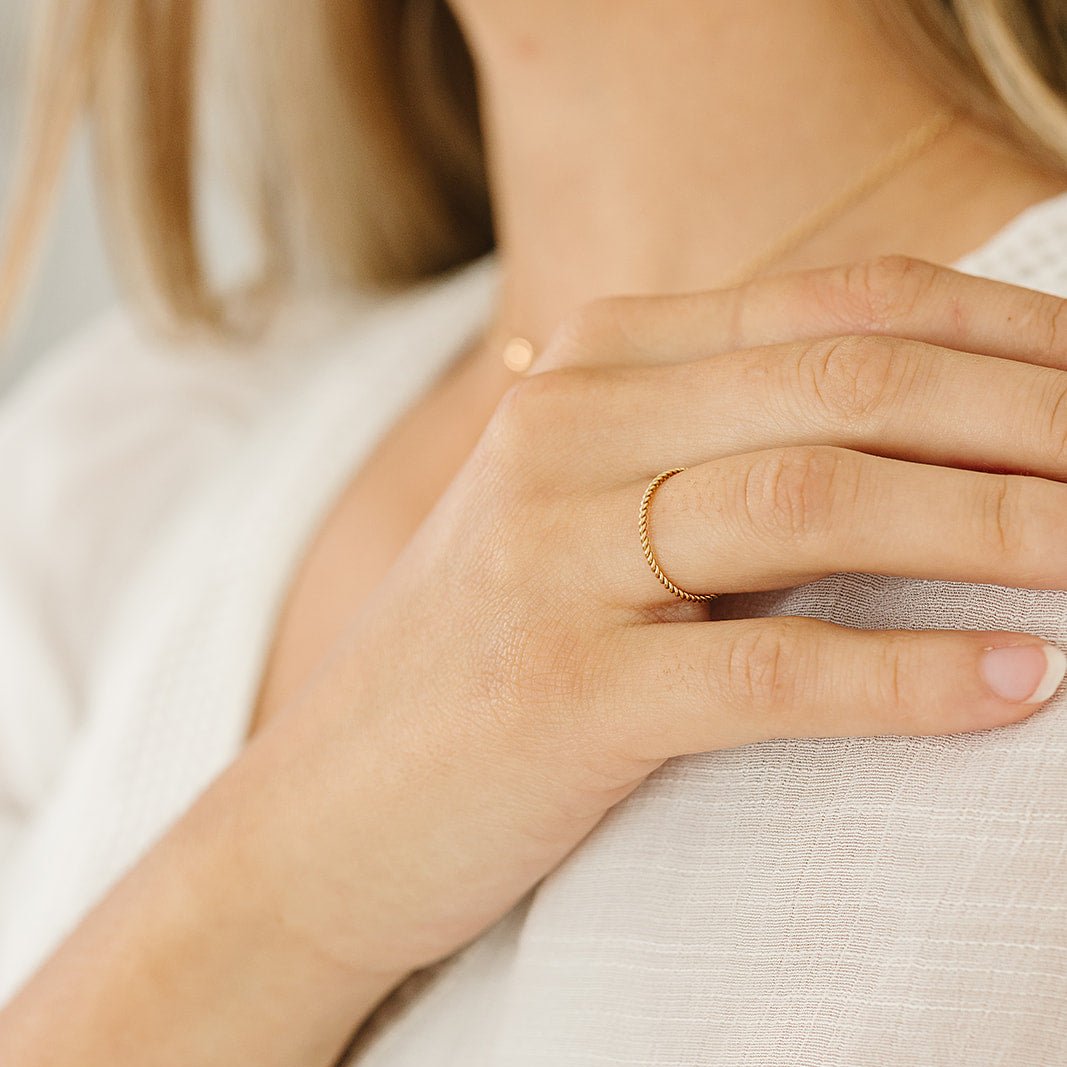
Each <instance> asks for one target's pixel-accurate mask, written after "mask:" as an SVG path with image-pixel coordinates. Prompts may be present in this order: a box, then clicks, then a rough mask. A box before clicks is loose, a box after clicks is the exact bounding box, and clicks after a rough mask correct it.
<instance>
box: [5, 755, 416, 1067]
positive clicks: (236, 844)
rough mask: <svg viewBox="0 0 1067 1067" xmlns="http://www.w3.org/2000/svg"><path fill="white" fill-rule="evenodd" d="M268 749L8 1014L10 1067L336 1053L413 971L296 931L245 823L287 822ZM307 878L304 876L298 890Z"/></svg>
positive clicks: (224, 1061)
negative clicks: (376, 969)
mask: <svg viewBox="0 0 1067 1067" xmlns="http://www.w3.org/2000/svg"><path fill="white" fill-rule="evenodd" d="M265 755H268V756H269V753H267V754H265V753H260V752H257V753H255V755H254V757H253V759H251V760H250V761H249V762H248V764H246V765H241V766H235V767H234V768H231V771H230V772H227V775H224V776H223V779H222V780H220V782H219V783H217V785H216V787H214V788H213V789H212V790H209V791H208V793H207V794H206V795H205V797H204V798H202V799H201V801H200V803H199V804H198V805H197V806H196V807H194V809H193V810H192V811H191V812H190V813H189V815H188V816H186V818H185V819H183V820H182V821H181V822H180V823H179V824H178V825H177V826H176V827H175V828H174V830H172V831H171V833H170V834H168V835H167V836H166V837H165V838H164V839H163V840H162V841H161V842H160V843H159V844H158V845H157V846H156V847H155V848H154V849H153V850H152V851H151V852H150V853H149V854H148V855H147V856H146V857H145V859H144V860H143V861H142V862H141V864H140V865H139V866H138V867H137V868H135V870H134V871H133V872H132V873H131V874H130V876H128V877H127V878H126V879H125V880H123V882H121V883H120V884H119V885H118V886H117V887H116V888H115V890H114V891H112V892H111V893H110V894H109V895H108V896H107V898H106V899H105V900H104V901H103V902H102V903H101V905H100V906H99V907H98V908H96V909H95V910H94V911H93V912H92V913H91V914H90V915H89V916H88V917H87V918H86V919H85V921H84V922H83V923H82V924H81V925H80V927H79V928H78V929H77V931H76V932H75V933H74V934H73V935H72V936H71V937H70V938H69V939H68V940H67V941H66V942H65V943H64V944H63V945H62V947H61V948H60V949H59V951H58V952H57V953H56V954H55V955H54V956H53V958H52V959H51V960H50V961H49V962H48V963H47V964H46V965H45V966H44V967H43V968H42V970H41V971H40V972H39V973H38V974H37V975H36V976H35V977H34V978H33V979H32V980H31V981H30V983H29V984H28V985H27V987H26V988H25V989H24V990H23V991H22V992H21V994H19V995H18V996H17V997H16V998H15V999H14V1000H13V1001H12V1002H11V1003H10V1004H9V1005H8V1006H7V1008H6V1009H5V1010H4V1011H3V1012H2V1013H0V1062H3V1063H11V1064H16V1063H17V1064H19V1065H20V1067H44V1065H60V1064H63V1065H66V1064H74V1063H77V1064H79V1067H97V1065H99V1067H104V1065H107V1067H125V1065H127V1064H129V1065H131V1067H132V1065H134V1064H137V1065H139V1067H144V1065H146V1064H176V1065H177V1064H181V1065H183V1067H215V1065H219V1067H221V1065H226V1067H232V1065H233V1064H235V1063H248V1064H256V1067H268V1065H275V1064H277V1065H278V1067H283V1065H284V1067H326V1065H328V1064H331V1063H333V1062H334V1061H335V1060H336V1058H337V1056H338V1054H339V1053H340V1052H341V1050H342V1049H343V1048H344V1046H345V1044H346V1043H347V1041H348V1040H349V1038H350V1036H351V1034H352V1033H353V1031H354V1030H355V1029H356V1027H357V1026H358V1025H359V1023H360V1022H361V1021H362V1020H363V1019H364V1018H366V1017H367V1015H368V1014H369V1013H370V1011H371V1010H372V1009H373V1008H374V1006H375V1005H376V1004H377V1003H378V1001H379V1000H381V998H382V997H383V996H384V995H385V994H386V993H387V992H388V991H389V989H390V988H391V987H392V986H393V985H395V984H396V983H397V982H398V981H399V980H400V979H401V978H402V977H403V975H401V974H398V975H391V976H390V975H376V974H371V973H361V972H359V971H357V970H354V969H353V968H351V967H350V966H348V965H347V963H345V962H342V961H340V960H337V959H333V958H331V957H329V956H328V955H327V954H326V953H324V952H323V951H322V948H321V946H316V945H314V944H311V943H310V942H309V941H308V939H306V938H304V937H302V936H301V935H300V934H299V933H298V932H296V931H295V930H294V929H293V927H292V925H291V924H290V923H289V922H288V920H287V918H286V916H285V914H284V910H285V909H284V907H282V906H281V904H280V902H281V901H284V899H285V897H284V896H283V895H281V894H279V893H278V891H277V887H274V886H271V885H266V884H264V880H263V878H262V876H261V871H260V870H258V869H257V868H258V867H260V864H259V862H258V857H257V855H256V852H255V850H254V849H252V850H250V849H249V848H248V847H247V846H246V839H247V838H248V836H249V835H248V834H247V833H245V830H246V829H247V825H248V820H249V819H269V818H270V817H271V813H270V810H269V804H265V803H264V799H265V798H266V797H267V796H268V795H269V792H270V788H269V781H267V780H261V779H262V776H264V775H268V774H269V762H270V761H269V759H267V758H264V756H265ZM239 762H240V761H239ZM245 798H247V799H245ZM252 836H254V837H255V838H256V839H257V840H258V839H259V836H260V835H252ZM279 847H282V843H280V842H279ZM272 864H273V859H272ZM263 866H264V867H266V866H267V865H263ZM300 875H301V872H299V871H292V872H291V885H290V886H289V887H288V890H287V891H288V892H292V891H294V890H295V888H296V887H298V886H300V883H301V876H300Z"/></svg>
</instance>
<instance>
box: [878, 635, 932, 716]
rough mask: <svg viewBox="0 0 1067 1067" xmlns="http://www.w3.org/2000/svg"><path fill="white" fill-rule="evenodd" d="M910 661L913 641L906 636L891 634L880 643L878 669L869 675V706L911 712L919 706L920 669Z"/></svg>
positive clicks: (912, 656) (912, 658) (911, 659)
mask: <svg viewBox="0 0 1067 1067" xmlns="http://www.w3.org/2000/svg"><path fill="white" fill-rule="evenodd" d="M913 660H914V655H913V641H912V640H911V639H910V638H909V637H908V636H906V635H902V636H900V637H890V638H889V639H888V640H886V641H884V642H883V644H882V649H881V655H880V656H879V657H878V662H877V664H876V667H877V669H876V670H875V671H873V672H872V673H871V675H870V676H869V677H870V681H871V684H872V692H871V693H870V694H869V695H868V696H869V702H870V706H871V707H872V708H877V709H882V708H889V709H891V710H893V711H901V710H904V711H911V710H914V709H915V708H917V707H919V706H920V705H921V703H922V701H921V700H920V697H921V694H920V693H919V692H918V691H917V685H916V679H917V678H918V677H920V672H919V671H917V670H916V669H915V668H916V665H915V663H914V662H913Z"/></svg>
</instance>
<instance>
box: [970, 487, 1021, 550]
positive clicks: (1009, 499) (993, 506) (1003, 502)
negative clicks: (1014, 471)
mask: <svg viewBox="0 0 1067 1067" xmlns="http://www.w3.org/2000/svg"><path fill="white" fill-rule="evenodd" d="M989 479H990V481H989V486H988V488H987V489H986V490H985V498H984V499H983V500H982V501H981V504H980V510H979V515H980V519H979V521H980V523H981V527H982V530H981V536H982V542H981V543H983V544H986V545H988V546H989V548H990V550H991V551H992V552H994V553H996V555H997V557H998V558H999V559H1000V560H1002V561H1004V562H1007V563H1008V564H1009V565H1011V564H1014V563H1016V562H1017V561H1021V560H1022V559H1023V554H1024V549H1025V544H1026V536H1025V523H1024V522H1023V514H1024V509H1023V506H1022V501H1021V500H1020V494H1021V492H1022V487H1023V482H1022V481H1021V480H1020V479H1018V478H1014V477H1012V476H1011V475H1008V474H993V475H989Z"/></svg>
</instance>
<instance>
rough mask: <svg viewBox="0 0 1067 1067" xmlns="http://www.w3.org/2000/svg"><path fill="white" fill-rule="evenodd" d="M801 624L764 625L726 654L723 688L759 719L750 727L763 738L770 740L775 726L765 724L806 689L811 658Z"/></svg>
mask: <svg viewBox="0 0 1067 1067" xmlns="http://www.w3.org/2000/svg"><path fill="white" fill-rule="evenodd" d="M798 623H799V620H797V621H796V622H794V621H792V620H787V619H783V618H779V619H774V620H767V621H765V622H761V623H759V624H757V625H753V626H752V627H749V628H746V629H745V630H743V631H741V633H739V634H738V635H737V636H736V637H734V638H733V640H732V641H731V643H730V645H729V647H728V648H727V650H726V656H725V659H724V661H723V663H724V668H723V673H724V677H723V685H724V686H725V687H726V690H727V692H728V693H729V694H730V697H731V699H733V700H736V701H738V702H739V703H741V704H743V705H744V706H745V707H746V708H747V709H748V710H749V711H750V712H752V713H753V714H754V715H755V716H756V717H757V724H748V725H749V726H751V725H757V733H758V734H759V735H760V736H763V735H764V734H765V733H766V734H767V736H770V732H771V729H772V727H773V725H774V724H773V723H772V722H768V721H766V720H768V718H769V717H771V716H773V715H774V713H775V712H776V711H781V710H783V709H785V708H788V707H789V706H790V705H791V704H792V703H793V702H794V701H795V700H796V699H797V696H798V693H799V691H800V690H802V689H803V688H804V685H805V683H804V678H805V676H806V674H807V673H808V667H807V666H806V665H807V664H808V663H809V662H810V660H811V658H812V656H811V648H810V646H809V643H807V642H805V641H804V639H803V637H802V635H801V628H800V625H799V624H798ZM760 720H762V721H763V722H764V728H763V729H760V728H759V726H758V722H759V721H760Z"/></svg>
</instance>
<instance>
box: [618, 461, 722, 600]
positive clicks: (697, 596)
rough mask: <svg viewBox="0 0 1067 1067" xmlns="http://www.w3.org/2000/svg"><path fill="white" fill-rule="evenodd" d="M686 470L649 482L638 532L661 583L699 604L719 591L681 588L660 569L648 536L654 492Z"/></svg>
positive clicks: (676, 594) (675, 469)
mask: <svg viewBox="0 0 1067 1067" xmlns="http://www.w3.org/2000/svg"><path fill="white" fill-rule="evenodd" d="M684 470H685V467H674V468H673V469H671V470H669V471H664V472H663V473H662V474H657V475H656V477H655V478H653V479H652V481H650V482H649V483H648V488H647V489H646V490H645V495H644V496H643V497H641V507H640V508H639V509H638V512H637V532H638V534H639V536H640V538H641V551H642V552H644V554H645V559H646V560H648V565H649V566H650V567H651V568H652V573H653V574H654V575H655V576H656V577H657V578H658V579H659V581H660V584H661V585H662V586H663V587H664V588H665V589H666V590H667V591H668V592H670V593H673V594H674V595H675V596H676V597H678V598H679V600H689V601H692V602H694V603H697V604H703V603H706V602H707V601H709V600H714V599H715V598H716V597H717V596H718V595H719V594H718V593H687V592H686V591H685V590H684V589H679V588H678V586H676V585H675V584H674V582H672V581H671V580H670V578H668V577H667V575H665V574H664V573H663V571H662V570H661V569H660V565H659V564H658V563H657V562H656V556H655V553H654V552H653V551H652V542H651V541H650V540H649V538H648V508H649V505H650V504H651V503H652V494H653V493H655V491H656V490H657V489H658V488H659V487H660V486H661V485H662V484H663V483H664V482H665V481H666V480H667V479H668V478H673V477H674V476H675V475H676V474H681V473H682V471H684Z"/></svg>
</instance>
